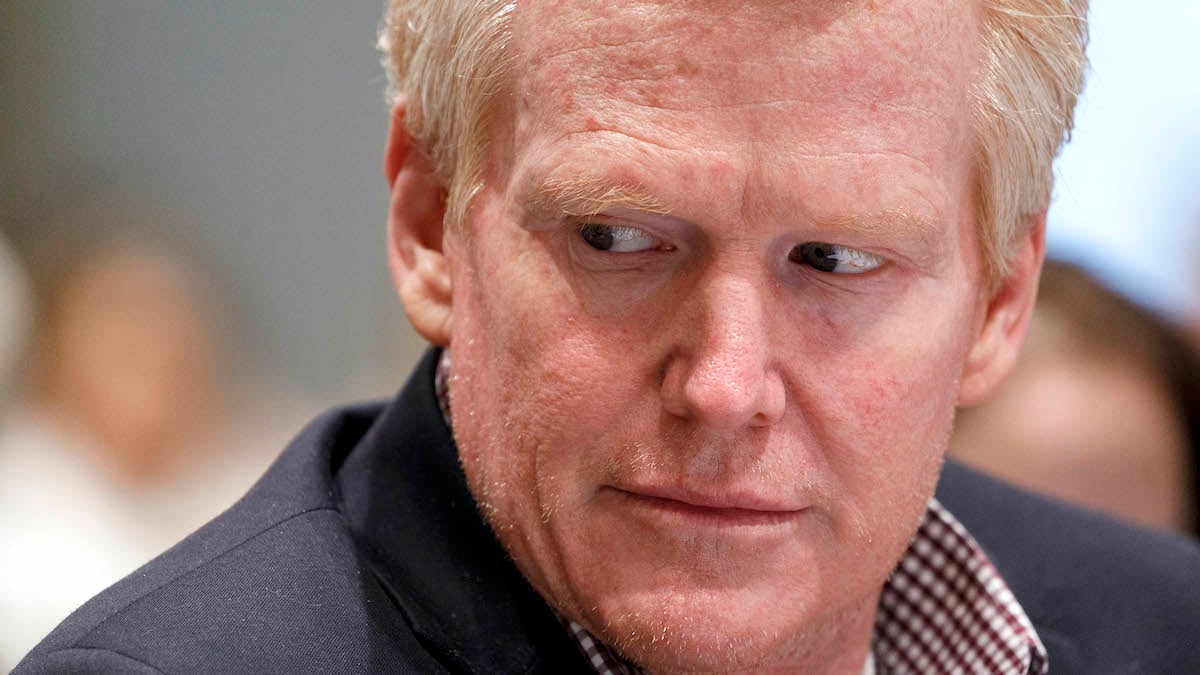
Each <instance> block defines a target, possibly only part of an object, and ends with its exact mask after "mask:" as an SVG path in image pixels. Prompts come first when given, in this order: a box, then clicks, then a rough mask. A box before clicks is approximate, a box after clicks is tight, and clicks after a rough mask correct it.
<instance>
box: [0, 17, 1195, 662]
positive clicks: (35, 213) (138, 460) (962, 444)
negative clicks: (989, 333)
mask: <svg viewBox="0 0 1200 675" xmlns="http://www.w3.org/2000/svg"><path fill="white" fill-rule="evenodd" d="M381 7H382V2H380V1H378V0H373V1H372V2H341V3H317V2H291V3H282V2H260V3H238V2H231V1H228V0H217V1H214V2H207V3H166V2H153V1H151V0H136V1H135V0H110V1H108V2H105V3H95V2H84V1H82V0H61V1H59V2H54V3H31V2H6V1H3V0H0V36H2V37H0V670H2V669H4V668H5V667H6V666H11V665H13V664H14V663H15V661H16V660H17V659H18V658H19V657H20V655H22V654H23V653H24V651H26V650H28V649H29V648H30V647H32V645H33V643H34V642H36V641H37V640H38V639H39V638H40V637H41V636H42V635H43V634H44V633H45V632H46V631H48V630H49V628H50V627H52V626H53V625H54V624H55V623H56V622H57V621H59V620H61V618H63V617H64V616H65V615H66V614H67V613H68V612H69V611H70V610H71V609H73V608H74V606H76V605H77V604H78V603H79V602H81V601H82V600H84V599H86V598H87V597H89V596H91V595H92V594H94V593H95V592H97V591H99V590H100V589H102V588H103V587H104V586H106V585H108V584H109V583H111V582H112V581H113V580H115V579H116V578H119V577H120V576H122V575H124V574H126V573H128V572H129V571H131V570H132V569H134V568H135V567H136V566H137V565H139V564H140V563H142V562H144V561H145V560H147V559H149V557H151V556H152V555H153V554H154V553H155V552H157V551H159V550H161V549H162V548H165V547H166V546H168V545H170V544H171V543H173V542H174V541H176V540H177V539H178V538H180V537H182V536H183V535H185V534H186V533H187V532H188V531H190V530H191V529H194V528H195V527H196V526H198V525H199V524H201V523H203V522H204V521H205V520H207V519H208V518H210V517H212V516H213V515H215V514H216V513H217V512H219V511H220V510H221V509H223V508H224V507H225V506H227V505H228V504H229V503H231V502H232V500H234V499H235V498H236V497H237V496H238V495H239V494H240V493H241V492H242V491H244V489H245V488H246V487H247V486H248V485H249V483H250V482H252V481H253V479H254V478H255V477H256V476H257V475H258V473H259V472H261V470H262V469H263V468H264V467H265V466H266V464H267V463H269V462H270V460H271V459H272V458H273V457H274V455H275V454H277V453H278V451H279V450H280V448H281V447H282V446H283V444H284V443H285V442H286V440H287V439H288V438H289V437H290V436H291V435H292V434H293V433H294V432H295V431H296V430H297V429H298V428H299V426H300V425H301V424H302V423H303V422H304V421H305V420H307V419H308V418H309V417H311V416H312V415H313V414H315V413H316V412H318V411H319V410H321V409H323V408H325V407H327V406H329V405H332V404H334V403H338V402H342V401H345V400H348V399H357V398H366V397H374V396H381V395H387V394H389V393H391V392H392V391H393V390H394V389H395V388H397V387H398V386H399V385H400V384H401V382H402V380H403V378H404V376H405V374H406V373H407V371H408V369H409V367H410V366H411V364H412V363H413V362H414V360H415V359H416V357H417V355H418V354H419V352H420V349H421V344H420V342H419V340H418V339H417V338H416V337H415V336H414V335H413V334H412V332H411V331H410V329H409V328H408V327H407V325H406V324H405V321H404V319H403V316H402V313H401V312H400V310H399V307H398V304H397V302H396V301H395V299H394V295H393V293H392V290H391V285H390V281H389V279H388V274H387V270H386V264H385V258H384V251H383V237H384V219H385V210H386V206H387V191H386V186H385V184H384V180H383V176H382V170H381V161H382V160H381V157H382V149H383V141H384V138H385V133H386V127H387V109H386V106H385V105H384V102H383V93H382V92H383V89H384V84H385V78H384V76H383V73H382V71H381V69H380V67H379V63H378V56H377V54H376V52H375V50H374V38H375V30H376V25H377V22H378V19H379V15H380V13H381ZM1198 32H1200V4H1197V3H1194V2H1191V0H1147V1H1146V2H1143V3H1128V2H1121V1H1120V0H1093V13H1092V48H1091V59H1092V70H1093V72H1092V73H1091V76H1090V78H1089V83H1088V89H1087V91H1086V94H1085V96H1084V99H1083V102H1082V104H1081V106H1080V109H1079V113H1078V117H1077V126H1076V132H1075V137H1074V139H1073V141H1072V142H1071V144H1070V145H1069V146H1068V147H1067V149H1066V151H1065V153H1064V155H1063V157H1062V158H1061V160H1060V162H1059V165H1058V176H1059V179H1058V186H1057V190H1056V192H1057V196H1056V199H1055V202H1054V205H1053V207H1052V209H1051V212H1050V218H1049V220H1050V252H1051V255H1052V256H1055V257H1056V258H1059V259H1061V260H1063V261H1067V262H1069V263H1072V264H1073V266H1063V268H1062V269H1061V270H1059V271H1055V272H1052V273H1048V275H1047V278H1048V279H1050V278H1054V279H1056V280H1057V281H1054V282H1053V283H1055V284H1056V288H1057V289H1058V290H1057V291H1053V292H1051V293H1048V294H1047V297H1050V296H1053V297H1055V298H1058V300H1057V303H1058V304H1057V305H1056V306H1057V307H1058V309H1055V307H1054V306H1047V307H1046V308H1043V309H1039V315H1038V318H1037V319H1036V320H1035V327H1034V330H1033V336H1032V337H1031V349H1030V350H1029V352H1030V353H1029V354H1027V358H1026V360H1025V361H1023V362H1022V364H1021V366H1019V368H1018V373H1017V376H1015V377H1014V378H1013V382H1011V383H1010V385H1011V389H1010V390H1005V391H1003V392H1000V393H998V394H997V397H996V398H995V400H994V401H989V402H988V403H985V404H984V405H983V406H981V407H980V408H979V409H978V410H972V411H967V412H965V413H964V415H963V418H962V424H961V425H960V426H961V428H960V430H959V434H958V436H957V437H956V438H955V440H954V446H953V447H954V452H956V453H957V454H959V455H960V456H961V457H963V458H964V459H966V460H967V461H970V462H972V463H974V464H975V465H976V466H979V467H982V468H984V469H985V470H988V471H991V472H993V473H997V474H1000V475H1004V476H1006V477H1008V478H1009V479H1011V480H1014V481H1017V482H1021V483H1023V484H1026V485H1028V486H1031V487H1033V488H1035V489H1040V490H1043V491H1047V492H1050V493H1052V494H1058V495H1060V496H1062V497H1064V498H1069V499H1074V500H1076V501H1080V502H1083V503H1085V504H1089V505H1092V506H1097V507H1100V508H1106V509H1108V510H1110V511H1112V512H1114V513H1117V514H1118V515H1120V516H1122V517H1125V518H1129V519H1133V520H1137V521H1139V522H1144V523H1148V524H1152V525H1155V526H1158V527H1165V528H1173V529H1179V530H1184V531H1187V530H1189V529H1190V528H1193V527H1194V526H1195V523H1196V518H1195V494H1196V490H1195V475H1196V473H1195V469H1194V467H1195V446H1196V438H1197V435H1196V431H1195V426H1196V406H1195V398H1194V397H1195V393H1194V392H1195V383H1196V381H1197V380H1196V378H1197V375H1196V370H1195V365H1194V352H1193V348H1192V346H1191V345H1192V344H1194V343H1192V342H1190V340H1191V338H1190V337H1187V336H1188V335H1189V331H1194V330H1195V328H1194V327H1195V326H1196V325H1197V323H1198V321H1197V319H1198V317H1200V301H1198V299H1197V298H1198V296H1200V292H1198V291H1200V274H1198V272H1197V264H1196V263H1197V262H1198V261H1200V189H1198V185H1200V78H1197V77H1195V74H1194V72H1193V70H1194V65H1195V64H1196V63H1200V42H1197V41H1196V40H1195V37H1194V36H1195V35H1196V34H1197V33H1198ZM1062 307H1066V308H1083V310H1082V311H1066V310H1063V309H1062ZM1118 326H1127V327H1128V326H1133V327H1138V328H1136V329H1131V330H1128V331H1126V330H1112V328H1114V327H1118ZM1110 333H1111V334H1113V336H1114V339H1112V340H1105V341H1097V340H1095V339H1094V338H1095V337H1096V336H1097V335H1098V334H1100V335H1105V336H1107V335H1108V334H1110ZM1068 356H1069V357H1070V358H1068ZM1089 378H1090V379H1089ZM1021 387H1027V389H1021ZM1098 420H1107V421H1108V422H1113V421H1119V422H1121V424H1118V425H1117V426H1118V427H1119V429H1120V430H1123V432H1120V433H1119V432H1116V431H1114V432H1112V433H1098V429H1099V427H1098V424H1099V422H1098ZM1018 422H1020V423H1018ZM1138 424H1142V425H1144V426H1137V425H1138ZM1144 429H1149V431H1141V430H1144ZM1084 431H1090V432H1091V435H1090V436H1087V435H1086V434H1083V432H1084ZM1018 432H1019V433H1023V434H1025V435H1023V436H1022V435H1019V433H1018ZM1018 449H1024V450H1025V451H1024V452H1018ZM1064 450H1065V451H1064ZM1078 467H1089V469H1088V470H1087V471H1082V470H1079V468H1078ZM1114 495H1119V496H1120V498H1117V497H1115V496H1114ZM42 579H53V580H54V583H42V582H41V581H40V580H42Z"/></svg>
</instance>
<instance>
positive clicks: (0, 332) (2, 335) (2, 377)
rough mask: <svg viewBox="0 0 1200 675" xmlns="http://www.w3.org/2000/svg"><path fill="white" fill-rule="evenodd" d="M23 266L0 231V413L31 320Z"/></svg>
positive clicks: (10, 393)
mask: <svg viewBox="0 0 1200 675" xmlns="http://www.w3.org/2000/svg"><path fill="white" fill-rule="evenodd" d="M31 313H32V309H31V308H30V306H29V281H28V279H27V278H26V276H25V268H24V266H23V265H22V264H21V261H20V260H19V259H18V258H17V254H16V252H15V251H13V250H12V246H11V245H10V244H9V242H8V239H7V238H5V236H4V233H3V232H0V414H3V411H4V408H5V406H6V405H7V404H8V403H9V401H10V398H11V396H12V388H13V378H14V372H15V371H16V370H17V364H18V361H19V360H20V358H21V352H22V351H23V349H24V345H25V342H26V340H27V339H28V333H29V326H30V323H31V322H32V317H31Z"/></svg>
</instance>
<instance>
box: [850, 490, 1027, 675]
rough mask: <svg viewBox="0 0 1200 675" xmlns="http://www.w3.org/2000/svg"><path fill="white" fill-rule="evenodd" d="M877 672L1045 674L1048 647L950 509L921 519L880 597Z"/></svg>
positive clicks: (937, 507)
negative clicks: (1044, 644) (1043, 643)
mask: <svg viewBox="0 0 1200 675" xmlns="http://www.w3.org/2000/svg"><path fill="white" fill-rule="evenodd" d="M872 650H873V651H874V653H875V659H876V661H877V662H878V668H879V671H880V672H881V673H887V674H888V675H893V674H894V675H901V674H906V673H922V674H923V673H981V674H982V673H989V674H990V673H995V674H998V675H1027V674H1028V675H1045V673H1046V668H1047V658H1046V648H1045V647H1044V646H1043V645H1042V642H1041V640H1040V639H1039V638H1038V636H1037V632H1036V631H1035V630H1034V628H1033V624H1032V623H1030V621H1029V618H1028V617H1027V616H1025V612H1024V610H1022V609H1021V605H1020V604H1019V603H1018V602H1017V599H1016V598H1015V597H1013V594H1012V591H1010V590H1009V588H1008V585H1007V584H1005V583H1004V580H1003V579H1001V578H1000V574H999V573H998V572H997V571H996V568H995V567H993V566H992V563H991V561H990V560H988V557H987V555H986V554H985V553H984V552H983V550H982V549H981V548H980V547H979V544H978V543H976V542H975V539H974V538H972V537H971V535H970V534H968V533H967V530H966V528H964V527H963V526H962V523H959V522H958V520H957V519H955V518H954V516H953V515H951V514H950V512H949V511H947V510H946V508H945V507H943V506H942V505H941V504H939V503H938V501H937V500H936V499H933V500H930V502H929V508H928V509H927V510H926V512H925V519H924V520H923V521H922V522H921V526H920V528H918V529H917V533H916V535H915V536H914V537H913V541H912V543H911V544H910V545H909V547H908V551H907V552H906V553H905V554H904V557H903V558H901V559H900V564H899V565H897V566H896V569H895V571H893V572H892V576H891V578H889V579H888V582H887V584H886V585H884V588H883V593H882V594H881V595H880V598H879V612H878V613H877V614H876V617H875V638H874V643H873V645H872Z"/></svg>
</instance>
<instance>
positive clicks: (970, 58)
mask: <svg viewBox="0 0 1200 675" xmlns="http://www.w3.org/2000/svg"><path fill="white" fill-rule="evenodd" d="M974 15H975V11H974V3H973V2H968V1H966V0H816V1H812V2H778V1H777V0H749V1H748V2H736V3H732V2H697V1H695V0H691V1H682V2H680V1H670V0H660V1H645V0H559V1H553V2H543V1H540V0H539V1H538V2H527V3H522V4H520V5H519V7H518V10H517V12H516V13H515V16H514V40H513V43H512V46H513V48H514V49H515V51H516V52H517V60H518V64H519V68H518V72H520V73H521V77H520V78H519V82H518V85H519V86H518V92H517V93H518V95H522V94H524V95H529V94H533V93H537V94H557V95H558V96H557V97H548V98H545V99H542V100H539V101H538V103H539V104H541V105H545V104H547V103H549V104H550V105H552V106H555V104H558V106H555V107H559V106H563V107H566V106H569V105H570V104H571V103H573V102H574V97H576V96H584V97H586V96H589V95H591V96H605V95H611V94H614V93H619V95H621V96H622V97H624V98H627V99H628V100H630V101H634V102H638V103H642V104H645V105H647V106H651V107H656V108H677V109H688V108H694V107H704V106H711V105H713V99H720V101H721V105H722V106H723V107H726V108H730V109H732V108H736V107H739V106H753V105H756V104H758V105H762V106H766V105H769V104H770V103H772V102H781V101H788V100H793V101H794V100H798V99H804V100H805V101H806V102H811V103H817V102H820V101H822V100H825V99H828V98H830V97H831V96H836V97H839V98H843V99H844V98H845V97H851V98H853V99H855V100H864V101H870V102H873V103H875V104H876V105H877V106H885V107H886V106H889V105H891V106H897V107H898V108H902V107H903V106H905V105H906V104H908V105H918V106H925V107H928V104H929V103H930V102H931V101H934V100H938V99H955V98H961V97H962V95H963V92H964V89H965V88H966V87H967V86H968V85H969V81H970V78H971V77H972V76H973V71H974V68H973V64H974V63H975V61H976V58H975V54H976V46H977V30H976V27H975V16H974ZM740 83H753V86H752V88H748V87H745V86H739V84H740ZM700 84H703V85H704V86H698V85H700ZM672 85H673V86H672ZM764 85H765V86H764ZM893 112H899V110H893ZM814 113H816V111H814Z"/></svg>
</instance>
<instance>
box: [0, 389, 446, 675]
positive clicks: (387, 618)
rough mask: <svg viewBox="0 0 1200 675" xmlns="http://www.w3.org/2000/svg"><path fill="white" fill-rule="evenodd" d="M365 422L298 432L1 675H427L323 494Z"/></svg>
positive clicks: (344, 420) (325, 420)
mask: <svg viewBox="0 0 1200 675" xmlns="http://www.w3.org/2000/svg"><path fill="white" fill-rule="evenodd" d="M378 409H379V406H374V405H372V406H362V407H357V408H346V409H341V410H336V411H332V412H330V413H327V414H325V415H323V416H322V417H320V418H318V419H317V420H316V421H314V422H313V423H311V424H310V425H309V426H308V427H307V428H306V429H305V430H304V431H303V432H301V434H300V435H299V436H298V437H297V438H296V440H294V441H293V442H292V443H291V444H290V445H289V446H288V448H287V450H285V451H284V453H283V454H282V455H281V456H280V458H279V459H278V460H277V461H276V462H275V464H274V465H272V467H271V468H270V469H269V470H268V471H267V473H266V474H265V475H264V476H263V478H262V479H260V481H259V482H258V483H257V484H255V486H254V487H253V488H251V490H250V492H249V493H248V494H247V495H246V496H245V497H243V498H242V499H241V500H240V501H239V502H238V503H237V504H235V505H234V506H233V507H231V508H230V509H229V510H228V511H226V512H225V513H223V514H221V515H220V516H218V517H217V518H216V519H214V520H213V521H211V522H210V523H208V524H207V525H205V526H204V527H203V528H201V529H200V530H198V531H197V532H195V533H194V534H192V535H191V536H189V537H187V538H186V539H184V540H183V541H182V542H180V543H179V544H177V545H176V546H174V547H173V548H171V549H170V550H169V551H167V552H166V553H164V554H163V555H161V556H159V557H158V558H155V559H154V560H152V561H150V562H149V563H147V564H146V565H145V566H143V567H142V568H140V569H139V570H137V571H135V572H134V573H133V574H131V575H130V576H128V577H126V578H125V579H122V580H121V581H119V582H117V583H116V584H115V585H114V586H112V587H110V588H109V589H107V590H106V591H104V592H103V593H101V594H100V595H98V596H97V597H95V598H93V599H92V600H90V601H89V602H87V603H86V604H84V605H83V606H82V607H81V608H79V609H78V610H76V612H74V613H73V614H72V615H71V616H70V617H68V618H67V619H66V620H65V621H64V622H63V623H62V624H60V625H59V626H58V628H56V629H55V630H54V631H53V632H52V633H51V634H50V635H49V636H48V637H47V638H46V639H45V640H43V642H42V643H41V644H39V645H38V646H37V647H36V648H35V649H34V650H33V651H32V652H31V653H30V654H29V655H28V656H27V657H26V658H25V660H24V661H22V662H21V663H20V664H19V665H18V666H17V669H16V670H15V671H14V672H15V673H18V674H22V675H23V674H26V673H49V672H55V673H58V672H132V673H136V672H145V673H152V672H159V671H161V672H230V673H233V672H260V673H261V672H288V673H299V672H334V671H338V672H371V671H378V670H395V671H400V672H404V671H406V670H408V671H412V672H431V671H433V670H436V666H433V665H432V664H429V663H421V662H420V654H422V653H423V650H422V649H420V648H419V645H417V644H416V643H415V638H412V637H411V636H412V633H411V631H410V630H409V629H408V627H407V626H406V625H405V623H404V621H403V620H402V619H401V618H400V617H398V616H397V615H396V614H395V613H394V612H390V611H387V609H386V608H388V607H389V606H390V603H389V601H388V599H387V597H386V595H385V593H384V592H383V591H382V589H381V588H380V587H379V585H378V583H377V582H376V580H375V578H374V577H373V576H372V575H370V574H369V573H364V572H363V568H362V565H361V564H360V563H359V561H358V553H357V551H356V548H355V543H354V540H353V537H352V536H351V535H350V533H349V531H348V528H347V527H346V525H345V522H344V519H343V517H342V514H341V513H340V512H339V511H338V508H337V503H336V497H335V495H334V491H333V489H332V479H331V475H330V474H331V467H332V466H335V465H336V462H337V461H338V457H337V455H338V454H344V453H347V452H348V451H349V449H350V448H352V447H353V446H354V444H355V443H356V442H357V439H359V438H361V437H362V435H363V434H364V433H365V432H366V430H367V428H369V427H370V425H371V423H372V420H373V419H374V417H375V416H376V414H377V413H378ZM381 633H387V634H389V636H390V637H389V639H388V640H386V641H384V640H379V639H377V638H378V636H379V635H380V634H381ZM384 643H386V645H384ZM409 643H411V644H409ZM381 645H384V646H382V647H381ZM406 646H407V647H408V648H407V649H405V647H406ZM379 659H385V660H386V662H387V663H388V665H387V666H386V668H381V664H380V663H378V660H379ZM406 664H407V665H406Z"/></svg>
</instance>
